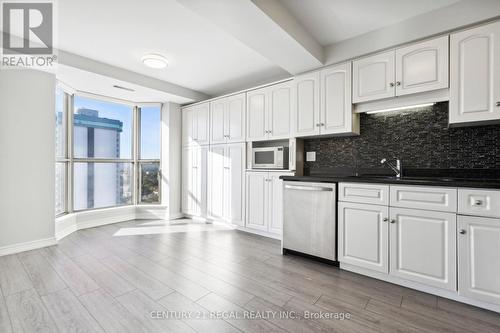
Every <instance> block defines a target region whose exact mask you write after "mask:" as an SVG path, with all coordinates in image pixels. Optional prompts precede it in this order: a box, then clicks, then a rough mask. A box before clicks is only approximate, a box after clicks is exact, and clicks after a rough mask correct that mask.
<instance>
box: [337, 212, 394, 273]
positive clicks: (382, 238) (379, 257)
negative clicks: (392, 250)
mask: <svg viewBox="0 0 500 333" xmlns="http://www.w3.org/2000/svg"><path fill="white" fill-rule="evenodd" d="M388 218H389V207H387V206H380V205H368V204H359V203H351V202H339V203H338V229H339V239H338V243H339V262H341V263H346V264H351V265H355V266H358V267H362V268H367V269H370V270H374V271H378V272H382V273H388V272H389V263H388V261H389V256H388V244H389V242H388V237H389V233H388V222H387V221H388Z"/></svg>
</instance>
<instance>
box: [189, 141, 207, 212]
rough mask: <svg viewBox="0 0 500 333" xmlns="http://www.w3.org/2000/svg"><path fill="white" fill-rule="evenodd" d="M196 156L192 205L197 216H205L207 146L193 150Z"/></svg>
mask: <svg viewBox="0 0 500 333" xmlns="http://www.w3.org/2000/svg"><path fill="white" fill-rule="evenodd" d="M194 152H195V154H196V167H195V169H194V173H195V175H194V176H193V178H196V181H195V189H194V196H193V200H194V205H195V206H196V212H197V215H199V216H206V215H207V189H208V146H202V147H196V148H194Z"/></svg>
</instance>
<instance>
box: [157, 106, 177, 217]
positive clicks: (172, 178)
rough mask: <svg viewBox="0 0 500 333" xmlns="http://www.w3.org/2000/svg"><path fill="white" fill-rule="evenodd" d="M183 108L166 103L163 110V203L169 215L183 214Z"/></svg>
mask: <svg viewBox="0 0 500 333" xmlns="http://www.w3.org/2000/svg"><path fill="white" fill-rule="evenodd" d="M181 129H182V128H181V109H180V106H179V104H175V103H164V104H163V107H162V110H161V131H162V132H161V133H162V134H161V135H162V152H161V163H162V185H161V186H162V191H161V192H162V195H161V197H162V205H166V206H167V207H168V217H169V218H175V217H178V216H180V215H181V151H182V150H181V146H182V144H181Z"/></svg>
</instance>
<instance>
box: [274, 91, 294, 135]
mask: <svg viewBox="0 0 500 333" xmlns="http://www.w3.org/2000/svg"><path fill="white" fill-rule="evenodd" d="M268 89H269V94H268V96H269V97H268V101H269V108H268V110H269V112H268V123H269V126H268V130H269V139H286V138H289V137H290V113H291V98H292V91H291V90H292V88H291V84H289V83H288V82H286V83H285V84H278V85H275V86H270V87H269V88H268Z"/></svg>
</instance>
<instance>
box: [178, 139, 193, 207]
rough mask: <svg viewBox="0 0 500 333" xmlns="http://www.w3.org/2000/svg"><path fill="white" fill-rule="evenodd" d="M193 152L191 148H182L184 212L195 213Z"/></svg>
mask: <svg viewBox="0 0 500 333" xmlns="http://www.w3.org/2000/svg"><path fill="white" fill-rule="evenodd" d="M193 167H194V165H193V154H192V149H191V148H183V149H182V198H181V200H182V205H181V206H182V212H183V213H184V214H193V197H192V193H193V188H194V186H193Z"/></svg>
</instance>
